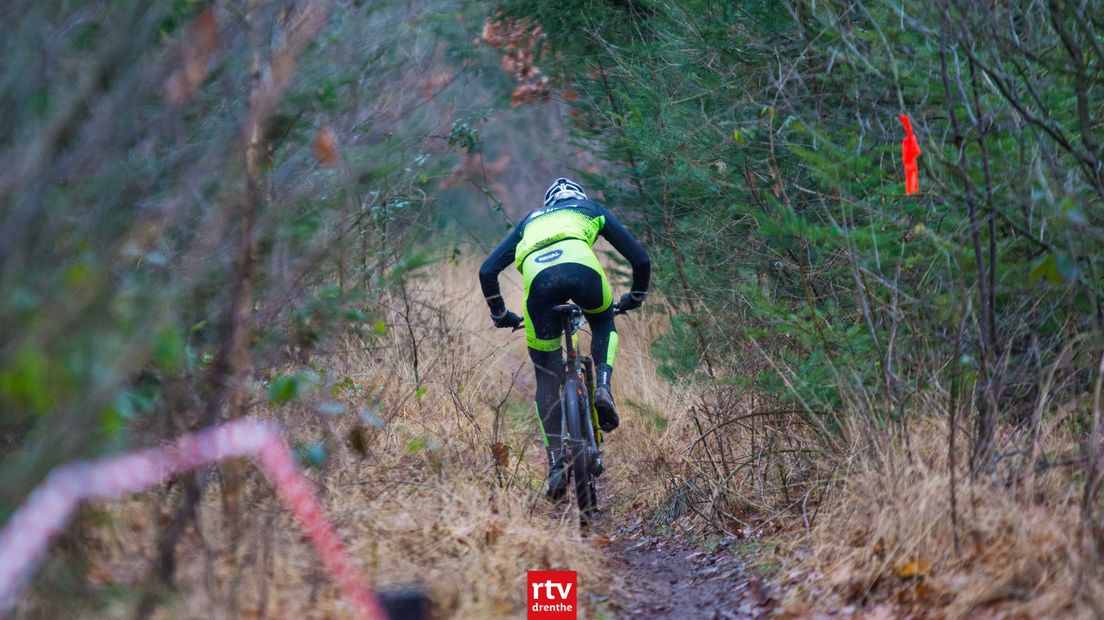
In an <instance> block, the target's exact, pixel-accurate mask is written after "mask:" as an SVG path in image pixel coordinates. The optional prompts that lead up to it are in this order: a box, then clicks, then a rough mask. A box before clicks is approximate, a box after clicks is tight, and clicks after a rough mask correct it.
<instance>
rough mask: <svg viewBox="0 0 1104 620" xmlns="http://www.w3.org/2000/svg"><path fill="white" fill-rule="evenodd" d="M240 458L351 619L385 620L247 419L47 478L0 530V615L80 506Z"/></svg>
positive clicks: (278, 448)
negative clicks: (308, 545) (307, 542)
mask: <svg viewBox="0 0 1104 620" xmlns="http://www.w3.org/2000/svg"><path fill="white" fill-rule="evenodd" d="M243 456H253V457H255V458H256V459H257V460H258V461H259V462H260V465H261V467H262V468H263V470H264V471H265V473H266V474H267V475H268V478H269V480H271V481H272V483H273V484H274V485H275V486H276V489H277V491H278V492H279V493H280V496H281V497H282V498H283V500H284V503H285V504H287V506H288V508H290V509H291V512H292V513H293V514H294V515H295V516H296V517H297V518H298V519H299V523H300V525H301V526H302V528H303V531H304V532H306V534H307V535H308V536H309V537H310V539H311V542H312V543H314V548H315V550H316V551H317V552H318V555H319V556H320V557H321V558H322V562H323V563H324V564H325V566H326V568H327V570H329V571H330V574H332V575H333V576H334V578H335V579H336V580H337V583H338V584H339V585H340V586H341V591H342V593H343V594H344V596H345V598H346V599H347V600H348V602H349V603H350V604H351V605H352V606H353V608H354V609H355V610H356V612H357V614H358V616H360V617H361V618H370V619H373V620H386V619H387V613H386V612H385V611H384V610H383V607H381V606H380V603H379V600H378V599H377V598H376V595H375V594H374V593H373V592H372V590H371V589H370V588H369V587H368V586H367V585H366V584H365V583H364V581H363V580H362V579H361V577H360V575H359V573H358V572H357V570H356V567H355V565H354V564H353V561H352V558H351V557H350V556H349V554H348V552H347V551H346V550H345V547H344V545H342V544H341V539H340V538H338V536H337V532H335V531H334V528H333V526H331V525H330V522H329V521H328V520H327V519H326V516H325V515H324V514H323V512H322V508H321V506H320V505H319V503H318V500H317V498H315V495H314V493H312V492H311V489H310V487H309V486H308V483H307V480H306V479H305V478H304V477H303V475H302V474H301V473H300V472H299V468H298V467H297V466H296V464H295V459H294V457H292V454H291V451H290V450H288V447H287V444H285V443H284V441H283V439H282V438H281V436H280V430H279V427H277V426H276V425H275V424H272V423H268V422H262V421H260V420H257V419H253V418H243V419H240V420H237V421H235V422H231V423H229V424H226V425H224V426H219V427H216V428H211V429H208V430H205V431H200V432H198V433H193V434H190V435H185V436H183V437H181V438H179V439H177V440H176V441H175V442H174V443H173V444H172V445H169V446H166V447H164V448H157V449H150V450H142V451H140V452H132V453H130V454H125V455H123V456H117V457H114V458H108V459H104V460H101V461H93V462H77V463H72V464H70V465H63V466H61V467H58V468H57V469H55V470H53V471H52V472H50V474H49V476H47V478H46V481H45V482H43V483H42V484H41V485H39V486H38V488H36V489H35V490H34V491H33V492H32V493H31V495H30V497H28V498H27V501H26V503H24V504H23V505H22V506H20V508H19V510H17V511H16V512H15V514H13V515H12V517H11V519H9V520H8V523H7V524H6V525H5V526H4V529H3V531H0V616H3V615H6V614H7V613H8V612H9V611H11V609H12V608H13V607H15V604H16V602H17V600H18V595H19V591H20V590H21V589H22V588H23V585H24V584H25V583H26V582H27V580H28V579H29V578H30V576H31V574H32V573H33V571H34V569H35V567H37V565H38V563H39V562H40V561H41V560H42V557H43V555H45V553H46V549H47V547H48V546H49V542H50V539H51V538H52V537H53V536H54V535H55V534H57V533H58V532H59V531H61V530H62V528H64V527H65V524H66V523H68V521H69V518H70V516H72V514H73V511H74V510H75V509H76V507H77V504H79V503H80V502H81V500H85V499H110V498H118V497H122V496H124V495H126V494H129V493H134V492H137V491H140V490H142V489H144V488H146V487H149V486H152V485H155V484H160V483H162V482H164V481H165V480H167V479H169V478H170V477H172V476H174V475H177V474H180V473H182V472H185V471H187V470H189V469H194V468H196V467H199V466H200V465H204V464H207V463H214V462H216V461H221V460H223V459H229V458H236V457H243Z"/></svg>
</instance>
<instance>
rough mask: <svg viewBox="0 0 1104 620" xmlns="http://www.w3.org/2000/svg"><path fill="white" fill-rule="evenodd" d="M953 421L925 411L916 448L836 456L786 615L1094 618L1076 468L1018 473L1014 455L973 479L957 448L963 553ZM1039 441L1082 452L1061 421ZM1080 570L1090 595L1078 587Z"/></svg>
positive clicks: (793, 544) (790, 552) (796, 533)
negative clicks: (951, 455) (951, 461)
mask: <svg viewBox="0 0 1104 620" xmlns="http://www.w3.org/2000/svg"><path fill="white" fill-rule="evenodd" d="M933 409H934V410H936V411H937V408H933ZM947 428H948V427H947V424H946V418H945V417H944V416H935V415H933V416H929V417H927V418H924V419H921V420H920V421H919V423H917V424H915V425H914V427H913V429H912V430H911V434H910V449H906V448H905V446H904V445H903V444H902V442H899V441H891V442H872V443H875V444H878V443H880V444H881V446H873V447H872V446H870V445H867V443H866V442H863V446H861V447H860V446H856V448H855V449H854V451H853V452H852V453H851V454H850V455H848V457H847V458H845V459H843V461H842V462H841V463H839V468H838V470H836V472H835V475H834V476H833V479H834V480H835V481H836V482H835V488H833V489H832V490H831V491H830V492H829V493H828V500H827V501H826V502H825V504H824V505H823V506H821V507H820V517H819V519H818V520H817V521H816V522H815V524H814V526H813V527H812V528H811V530H809V531H807V532H806V531H805V530H803V529H794V530H792V531H791V532H790V534H789V536H788V540H787V543H788V544H787V545H786V549H785V551H784V552H783V554H782V558H783V564H784V566H785V567H786V570H784V571H783V572H782V579H783V581H786V582H787V585H789V586H791V587H792V589H791V590H790V591H789V596H788V599H789V604H788V606H787V608H786V609H787V612H786V614H784V615H785V616H788V617H806V616H812V615H816V614H818V613H826V612H831V611H833V610H836V611H840V610H846V609H852V610H858V613H859V615H862V614H863V613H865V614H868V615H870V617H906V616H907V617H946V618H975V617H986V618H1054V617H1070V618H1082V617H1092V613H1093V609H1092V605H1093V604H1099V603H1098V602H1097V603H1094V602H1093V601H1094V600H1096V601H1099V595H1100V589H1099V582H1098V581H1096V580H1098V579H1099V573H1098V572H1097V571H1096V570H1095V569H1091V570H1083V569H1084V568H1085V567H1083V566H1082V564H1081V562H1080V561H1079V554H1078V553H1077V551H1076V550H1077V528H1078V511H1079V494H1080V492H1081V487H1080V485H1079V484H1078V483H1077V480H1076V476H1075V475H1076V473H1077V471H1078V470H1077V468H1072V470H1071V468H1051V469H1047V470H1045V471H1043V472H1041V473H1038V474H1036V473H1034V472H1032V471H1028V472H1026V474H1025V475H1020V474H1019V473H1017V472H1016V471H1013V470H1012V469H1011V468H1012V467H1014V466H1015V467H1022V461H1019V460H1018V459H1010V460H1009V461H1007V465H1002V466H1001V467H1000V468H998V469H997V471H995V472H991V473H990V474H989V475H987V476H982V477H981V478H979V479H976V480H974V481H973V482H971V481H970V480H969V479H967V480H963V473H962V469H963V468H964V462H965V457H964V455H962V454H960V455H959V457H958V463H959V473H958V480H957V493H956V495H957V506H958V510H957V514H958V528H957V530H958V548H957V550H956V547H955V536H954V531H953V529H952V526H951V516H950V515H951V503H950V502H951V500H950V476H949V472H948V466H947V465H948V454H947ZM851 434H852V435H855V436H866V437H869V436H870V431H869V429H860V428H852V429H851ZM1017 439H1022V438H1015V437H1012V436H1011V435H1006V436H1005V437H1004V440H1005V441H1006V442H1007V443H1008V444H1013V442H1014V441H1015V440H1017ZM960 441H961V440H960ZM1040 447H1041V448H1042V451H1043V452H1051V453H1053V454H1068V453H1069V452H1070V451H1071V450H1076V444H1075V442H1074V441H1073V439H1072V438H1071V437H1070V436H1069V435H1068V434H1067V433H1066V432H1064V431H1063V430H1062V429H1061V427H1060V426H1058V425H1057V424H1056V423H1055V422H1052V423H1051V424H1050V425H1049V426H1048V427H1047V428H1045V429H1044V430H1043V432H1042V435H1041V437H1040ZM909 452H911V458H910V456H909ZM1029 470H1030V468H1029ZM1082 577H1084V578H1085V583H1086V586H1087V588H1088V594H1087V595H1086V596H1079V595H1078V583H1079V579H1081V578H1082Z"/></svg>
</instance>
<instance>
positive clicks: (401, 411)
mask: <svg viewBox="0 0 1104 620" xmlns="http://www.w3.org/2000/svg"><path fill="white" fill-rule="evenodd" d="M476 271H477V269H476V265H475V263H473V262H471V261H461V262H459V263H458V264H442V265H439V266H437V267H435V268H434V272H433V275H431V276H426V277H423V278H421V279H415V280H413V281H412V282H411V283H410V285H409V286H408V287H407V293H408V298H407V299H406V301H405V302H404V301H403V300H402V299H398V298H396V299H392V300H389V302H388V303H387V304H385V305H391V310H390V314H389V315H387V316H386V318H385V319H384V320H383V323H381V324H379V327H378V329H379V331H383V330H384V329H386V331H384V333H382V334H381V335H380V337H379V338H378V339H376V340H374V341H372V343H371V345H370V346H366V345H365V343H364V342H363V341H361V340H358V339H352V338H350V339H345V340H342V341H341V342H340V343H333V346H332V347H331V348H330V350H328V351H326V352H324V353H323V352H319V353H317V354H316V355H314V356H313V357H312V358H311V359H310V360H309V361H308V362H307V363H305V364H296V365H295V366H294V367H291V368H288V369H287V370H288V372H289V373H294V372H298V373H301V376H302V377H310V380H309V381H307V382H305V383H304V384H302V385H300V386H299V387H298V388H296V389H297V390H298V391H299V393H298V394H297V398H296V399H295V400H294V401H292V402H290V403H288V404H286V405H284V406H282V407H279V408H275V407H273V406H272V405H271V404H268V403H265V402H264V401H265V400H267V398H266V397H265V395H266V394H267V393H270V387H271V386H266V385H263V383H262V382H259V383H258V384H257V385H255V386H254V389H253V393H254V397H253V399H254V400H255V401H256V402H255V403H254V406H253V407H251V409H252V410H253V411H256V412H258V414H259V415H262V416H265V417H269V418H274V419H276V420H278V421H279V422H280V423H281V424H282V425H283V426H284V427H285V429H286V431H287V433H288V438H289V441H291V442H292V444H293V446H295V447H296V451H297V453H298V454H299V455H300V457H301V460H302V461H303V463H304V465H305V466H306V467H309V468H310V469H309V471H308V475H309V477H310V478H311V480H312V481H313V482H314V483H315V490H316V492H317V493H318V494H319V495H320V497H321V498H322V499H323V502H324V504H325V506H326V510H327V511H328V514H329V515H330V517H331V518H332V520H333V522H334V523H335V524H336V525H337V527H338V530H339V533H340V535H341V536H342V538H343V539H344V541H345V542H346V544H347V545H348V547H349V549H350V551H351V552H352V554H353V555H354V556H355V557H356V558H357V560H358V561H359V562H361V564H362V566H363V570H364V573H365V574H366V575H367V576H368V578H369V579H370V581H371V583H373V584H375V585H376V586H377V587H379V588H381V589H387V588H390V587H395V586H406V585H417V586H421V587H423V588H425V590H426V592H427V593H428V594H429V595H430V598H431V600H432V605H433V608H434V610H435V612H436V613H438V614H439V616H438V617H454V618H497V617H512V616H517V615H518V614H521V613H523V610H524V606H525V580H526V571H527V570H540V569H570V570H575V571H578V579H579V584H580V591H581V592H583V593H584V595H583V597H581V598H580V602H581V604H582V605H583V608H584V609H590V610H594V609H596V607H595V605H596V604H597V602H599V601H602V600H604V599H606V598H608V597H609V596H610V595H611V588H612V587H614V585H615V584H616V581H615V580H612V581H611V578H612V576H611V575H610V574H609V571H608V567H607V565H606V563H605V561H604V558H603V553H602V548H603V547H605V546H606V545H608V544H609V538H608V536H606V535H605V532H606V529H607V528H610V530H611V531H612V529H613V527H614V526H615V524H616V523H617V522H618V521H620V520H623V519H625V518H626V517H627V515H629V514H630V513H636V512H643V513H645V514H646V513H649V512H654V510H655V509H656V508H657V503H658V501H659V498H662V497H663V496H664V489H665V486H666V475H665V474H666V473H667V469H668V465H669V464H671V463H675V462H677V460H678V441H677V439H676V435H677V430H676V429H678V428H679V425H680V422H679V419H678V414H679V405H678V403H679V402H680V401H681V399H682V398H683V395H682V394H680V393H679V391H678V390H677V389H675V388H672V387H671V386H669V385H667V384H666V383H665V382H663V381H662V380H661V379H660V378H659V377H658V376H657V375H656V374H655V371H654V364H652V363H651V361H650V357H649V355H648V354H647V349H648V342H649V341H650V338H651V337H653V336H654V335H655V333H656V331H657V330H660V329H662V326H663V319H662V316H661V315H660V314H659V313H657V312H651V313H645V314H644V315H643V316H639V317H628V318H625V319H623V320H621V321H619V323H620V328H621V333H622V340H621V349H620V355H619V358H618V359H619V362H618V371H617V372H618V380H617V382H616V388H615V389H616V390H617V393H618V396H619V398H620V399H621V401H622V402H625V403H633V404H628V405H626V407H627V409H628V410H630V411H631V410H632V409H633V408H634V407H636V408H642V409H646V410H648V411H652V412H672V414H673V415H672V419H670V420H667V419H666V417H664V421H663V422H658V421H657V420H656V419H646V418H645V417H643V416H639V415H634V414H632V413H628V414H627V415H625V416H624V417H625V418H626V420H625V422H624V424H623V426H622V428H621V429H619V430H618V431H616V432H615V433H613V434H612V436H611V439H610V441H609V443H608V444H607V447H608V454H609V456H608V457H607V461H608V462H609V465H610V467H609V470H608V473H607V475H606V476H607V477H606V479H607V480H611V479H614V480H620V479H621V478H625V480H623V481H619V482H618V483H617V484H616V487H617V489H618V491H617V494H616V495H615V496H614V497H612V498H610V499H609V500H607V505H606V507H605V512H604V516H603V517H602V523H601V524H600V525H599V526H597V527H596V531H595V532H594V533H593V534H592V535H591V536H590V537H588V538H583V537H581V536H580V532H579V528H578V525H577V513H576V512H574V509H573V508H572V506H571V505H570V504H562V505H558V506H556V507H551V506H550V505H549V504H548V502H547V501H546V500H545V499H544V496H543V492H542V485H543V482H544V475H545V465H544V452H543V449H542V445H541V439H540V434H539V431H538V430H537V426H536V418H535V416H534V413H533V409H532V400H531V399H532V391H533V375H532V368H531V365H530V363H529V361H528V358H527V357H526V356H525V353H524V351H525V345H524V339H523V337H522V336H521V335H520V333H515V334H511V333H510V332H508V331H498V330H495V329H494V328H493V327H492V326H491V325H490V322H489V320H487V317H486V308H485V304H484V302H483V300H482V298H481V296H480V295H479V294H478V293H477V289H478V287H477V286H476V280H475V277H476ZM514 293H515V296H516V297H518V298H520V291H518V290H515V291H514ZM512 302H513V303H514V304H515V306H516V305H517V303H518V302H519V299H513V300H512ZM384 325H385V326H386V327H384ZM415 342H416V346H417V350H418V354H417V357H416V358H415V356H414V354H413V351H414V346H413V343H415ZM323 348H324V347H323ZM415 359H416V360H417V361H416V366H415ZM320 403H325V405H324V406H320ZM320 409H323V410H327V411H330V412H331V413H329V414H320V413H319V412H318V411H319V410H320ZM654 415H663V416H666V413H664V414H660V413H655V414H654ZM244 469H245V470H247V471H248V473H247V482H246V483H245V484H244V485H243V487H242V488H241V489H240V491H238V492H237V493H236V495H237V497H235V498H232V501H228V492H227V491H226V489H225V487H223V486H221V485H220V484H219V480H220V479H221V476H220V472H219V471H218V470H211V471H208V472H205V473H204V475H206V476H209V477H210V480H211V482H210V485H209V486H208V491H207V493H206V494H205V496H204V500H203V501H202V502H201V503H200V505H199V509H198V511H197V520H196V523H197V524H198V525H191V526H189V527H188V529H187V531H186V532H185V535H184V536H183V537H182V538H181V541H180V543H179V544H178V546H177V567H176V580H175V583H174V586H175V587H174V589H173V592H172V593H171V594H165V593H161V594H160V596H161V598H160V600H159V604H160V605H159V608H158V611H157V612H156V613H155V614H154V616H155V617H197V618H198V617H204V618H217V617H257V618H261V617H304V618H328V617H345V616H347V615H348V614H349V610H348V608H347V607H346V606H345V604H344V603H343V602H342V601H341V599H340V596H339V592H338V590H337V588H336V585H335V584H334V583H333V582H332V581H331V579H330V577H329V576H328V575H327V574H325V572H324V570H323V568H322V566H321V564H320V562H319V561H318V559H317V557H316V556H315V554H314V551H313V549H312V548H311V547H310V546H309V544H308V543H307V542H306V540H305V538H304V536H303V535H302V533H301V531H300V530H299V529H298V526H297V525H296V524H295V522H294V521H293V519H292V517H291V516H290V514H289V513H288V512H287V511H286V509H285V507H284V506H283V504H282V503H281V502H280V501H279V499H278V498H277V496H276V495H275V492H274V491H273V489H272V488H271V485H270V484H269V483H268V481H267V480H265V479H264V477H263V476H262V475H261V474H260V473H259V472H258V471H256V470H254V469H253V468H252V467H251V466H248V467H245V468H244ZM641 474H643V475H641ZM181 487H183V484H182V483H179V482H178V483H175V484H170V485H168V487H167V488H165V489H160V490H153V491H150V492H146V493H142V494H138V495H136V496H134V497H132V498H130V499H128V500H125V501H120V502H110V503H97V504H94V505H90V506H88V507H86V508H85V509H84V510H83V511H82V514H81V516H80V517H79V519H78V521H77V523H75V524H74V525H73V526H72V527H71V529H70V534H68V535H67V536H66V538H65V540H63V541H62V542H61V544H59V545H58V547H59V548H58V549H57V550H56V551H55V553H54V554H53V556H52V557H51V559H50V561H49V562H48V565H47V566H46V567H45V568H44V570H43V571H42V572H41V573H40V577H39V584H40V585H42V586H43V587H44V588H47V589H39V591H38V592H37V594H36V595H35V596H33V597H29V598H28V599H27V600H26V601H25V603H24V606H23V608H22V609H21V612H22V615H30V616H39V615H56V614H63V615H65V616H67V617H73V616H81V615H83V616H86V617H87V616H95V617H130V615H131V614H132V613H133V609H134V605H135V602H136V600H137V599H138V598H141V597H142V596H143V595H144V594H145V593H146V592H145V590H146V589H147V588H149V587H152V586H150V585H149V584H151V583H155V580H154V579H152V578H151V575H152V574H153V573H154V571H155V565H156V558H157V541H158V532H159V530H160V529H162V528H163V527H165V526H167V525H168V524H169V523H171V521H172V518H171V513H170V507H171V506H172V505H173V502H172V501H170V499H171V498H173V497H175V496H176V495H178V494H179V493H180V492H181ZM234 505H236V506H237V507H236V508H235V507H234ZM66 575H68V576H69V579H70V580H71V581H75V583H70V585H71V586H73V588H74V589H75V591H79V592H80V593H81V594H82V595H81V596H79V597H76V598H71V599H69V600H65V601H63V600H62V599H61V598H60V597H57V596H54V595H53V594H56V588H57V587H58V583H65V576H66Z"/></svg>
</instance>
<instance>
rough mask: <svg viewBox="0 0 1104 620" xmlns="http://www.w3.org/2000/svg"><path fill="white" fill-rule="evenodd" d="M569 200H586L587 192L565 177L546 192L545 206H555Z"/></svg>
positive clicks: (559, 179)
mask: <svg viewBox="0 0 1104 620" xmlns="http://www.w3.org/2000/svg"><path fill="white" fill-rule="evenodd" d="M569 198H578V199H580V200H586V199H587V195H586V192H584V191H583V186H582V185H579V184H578V183H576V182H574V181H570V180H568V179H565V178H563V177H560V178H558V179H556V181H555V182H554V183H552V185H551V186H550V187H549V188H548V190H547V191H545V192H544V206H546V207H547V206H548V205H551V204H555V203H557V202H559V201H561V200H567V199H569Z"/></svg>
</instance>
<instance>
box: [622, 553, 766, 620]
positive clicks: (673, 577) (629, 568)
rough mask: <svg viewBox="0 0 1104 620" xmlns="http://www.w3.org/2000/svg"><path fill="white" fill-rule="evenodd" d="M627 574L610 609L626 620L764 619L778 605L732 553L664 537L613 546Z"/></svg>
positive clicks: (623, 572)
mask: <svg viewBox="0 0 1104 620" xmlns="http://www.w3.org/2000/svg"><path fill="white" fill-rule="evenodd" d="M608 552H609V555H610V560H611V564H612V566H613V567H615V568H616V570H617V572H618V573H619V574H620V575H621V579H620V583H619V584H618V588H617V589H618V590H620V592H621V596H619V597H618V600H614V601H610V607H611V608H613V609H614V610H615V612H616V613H617V614H618V616H619V617H623V618H659V619H667V618H669V619H671V620H675V619H678V620H682V619H686V618H702V619H716V620H745V619H749V618H760V617H762V616H764V615H766V613H767V612H768V611H770V608H771V606H772V603H773V601H772V600H771V599H770V597H769V596H768V595H767V593H766V590H765V588H764V586H763V584H762V582H761V581H760V579H759V578H758V577H756V576H754V575H752V574H751V573H750V572H749V571H748V570H747V568H746V567H745V566H743V564H742V563H741V562H740V561H739V560H738V559H736V558H735V557H734V556H733V555H732V554H730V553H727V552H725V551H724V549H723V547H722V548H719V549H718V550H717V551H713V552H707V551H702V550H699V549H695V548H694V547H692V546H688V545H685V544H680V543H679V542H677V541H674V540H671V539H666V538H663V537H658V536H639V535H635V536H634V535H631V534H630V535H628V536H625V537H624V538H621V539H619V540H617V541H615V542H614V543H613V544H611V545H610V547H609V548H608Z"/></svg>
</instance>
